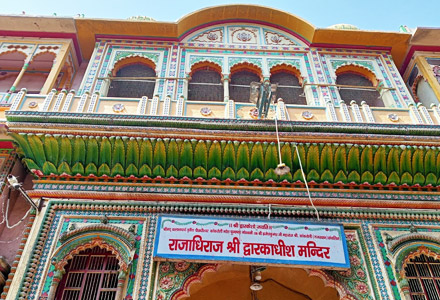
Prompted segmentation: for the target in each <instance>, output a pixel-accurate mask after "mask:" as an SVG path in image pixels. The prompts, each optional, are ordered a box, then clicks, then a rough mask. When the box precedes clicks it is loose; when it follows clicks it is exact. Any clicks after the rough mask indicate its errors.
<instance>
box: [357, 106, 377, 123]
mask: <svg viewBox="0 0 440 300" xmlns="http://www.w3.org/2000/svg"><path fill="white" fill-rule="evenodd" d="M361 105H362V111H363V112H364V115H365V119H366V120H367V122H368V123H375V122H376V121H375V120H374V116H373V113H372V112H371V108H370V106H369V105H368V104H367V102H365V101H362V102H361Z"/></svg>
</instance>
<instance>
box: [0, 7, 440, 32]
mask: <svg viewBox="0 0 440 300" xmlns="http://www.w3.org/2000/svg"><path fill="white" fill-rule="evenodd" d="M2 2H3V3H2V4H1V10H0V12H1V13H2V14H21V13H22V11H24V12H25V13H26V14H27V15H45V16H48V15H53V14H54V13H56V14H57V15H58V16H75V15H77V14H84V15H85V17H86V18H108V19H126V18H128V17H130V16H137V15H142V16H150V17H152V18H154V19H156V20H157V21H168V22H173V21H176V20H178V19H179V18H180V17H182V16H184V15H186V14H188V13H191V12H193V11H195V10H199V9H201V8H204V7H208V6H215V5H222V4H230V3H252V4H258V5H264V6H269V7H273V8H277V9H281V10H284V11H287V12H290V13H292V14H294V15H296V16H299V17H301V18H303V19H305V20H307V21H309V22H310V23H312V24H313V25H315V26H316V27H318V28H322V27H327V26H330V25H333V24H339V23H347V24H353V25H356V26H357V27H359V28H361V29H366V30H381V31H398V30H399V26H400V25H407V26H408V27H410V28H415V27H440V0H425V1H409V0H401V1H396V0H367V1H359V0H333V1H330V0H308V1H304V0H302V1H298V0H296V1H295V0H290V1H288V0H285V1H268V0H254V1H244V0H240V2H237V1H226V0H216V1H201V0H180V1H177V0H174V1H171V0H155V1H152V0H144V1H140V0H106V1H104V0H75V1H72V0H70V1H65V0H58V1H56V0H12V1H7V0H3V1H2Z"/></svg>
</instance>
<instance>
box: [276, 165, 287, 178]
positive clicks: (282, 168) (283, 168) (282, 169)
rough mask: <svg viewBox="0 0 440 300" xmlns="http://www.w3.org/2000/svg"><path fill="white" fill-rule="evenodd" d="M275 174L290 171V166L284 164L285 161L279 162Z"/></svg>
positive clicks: (283, 173) (279, 174) (284, 173)
mask: <svg viewBox="0 0 440 300" xmlns="http://www.w3.org/2000/svg"><path fill="white" fill-rule="evenodd" d="M274 172H275V174H277V175H278V176H281V175H286V174H287V173H289V172H290V168H289V167H288V166H286V164H285V163H280V164H278V166H277V167H276V168H275V171H274Z"/></svg>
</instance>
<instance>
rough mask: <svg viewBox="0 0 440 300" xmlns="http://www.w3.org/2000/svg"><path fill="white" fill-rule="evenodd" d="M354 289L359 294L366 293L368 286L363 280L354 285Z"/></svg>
mask: <svg viewBox="0 0 440 300" xmlns="http://www.w3.org/2000/svg"><path fill="white" fill-rule="evenodd" d="M356 290H357V291H358V292H359V293H361V294H366V293H368V286H367V285H366V284H365V283H363V282H359V283H358V284H357V285H356Z"/></svg>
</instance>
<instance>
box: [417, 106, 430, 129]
mask: <svg viewBox="0 0 440 300" xmlns="http://www.w3.org/2000/svg"><path fill="white" fill-rule="evenodd" d="M417 109H418V110H419V112H420V114H421V115H422V116H423V119H425V122H426V123H427V124H429V125H434V121H432V118H431V116H430V115H429V112H428V110H427V109H426V107H425V106H423V104H422V103H420V102H419V103H418V104H417Z"/></svg>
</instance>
